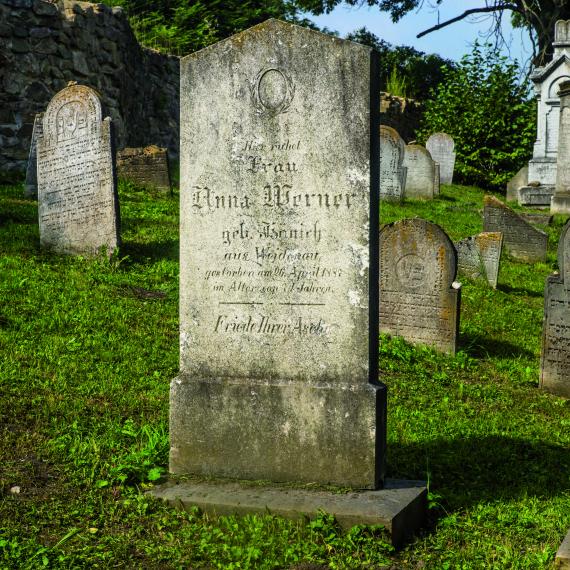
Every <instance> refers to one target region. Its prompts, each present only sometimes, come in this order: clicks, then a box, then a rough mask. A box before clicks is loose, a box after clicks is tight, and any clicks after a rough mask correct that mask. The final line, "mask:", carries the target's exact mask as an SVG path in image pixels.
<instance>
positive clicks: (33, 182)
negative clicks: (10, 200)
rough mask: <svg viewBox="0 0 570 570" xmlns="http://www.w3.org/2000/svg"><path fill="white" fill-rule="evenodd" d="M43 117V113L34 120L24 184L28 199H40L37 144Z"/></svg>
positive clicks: (25, 194)
mask: <svg viewBox="0 0 570 570" xmlns="http://www.w3.org/2000/svg"><path fill="white" fill-rule="evenodd" d="M43 117H44V114H43V113H38V114H37V115H36V117H35V119H34V128H33V130H32V140H31V142H30V154H29V155H28V166H27V167H26V182H25V184H24V196H26V198H37V197H38V158H37V142H38V136H40V134H41V130H42V126H43V123H42V121H43Z"/></svg>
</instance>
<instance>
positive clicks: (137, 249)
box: [121, 239, 179, 263]
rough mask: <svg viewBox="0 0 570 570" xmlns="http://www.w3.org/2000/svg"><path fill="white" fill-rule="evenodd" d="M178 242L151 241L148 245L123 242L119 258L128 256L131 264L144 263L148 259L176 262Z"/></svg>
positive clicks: (171, 240)
mask: <svg viewBox="0 0 570 570" xmlns="http://www.w3.org/2000/svg"><path fill="white" fill-rule="evenodd" d="M178 250H179V245H178V240H174V239H170V240H168V239H167V240H163V241H151V242H148V243H132V242H123V245H122V246H121V256H123V255H128V256H129V258H130V260H131V261H132V262H137V263H141V262H145V261H147V260H148V259H150V260H152V261H160V260H162V259H169V260H171V261H178Z"/></svg>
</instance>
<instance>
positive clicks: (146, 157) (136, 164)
mask: <svg viewBox="0 0 570 570" xmlns="http://www.w3.org/2000/svg"><path fill="white" fill-rule="evenodd" d="M117 176H118V177H119V178H125V179H126V180H130V181H131V182H134V183H135V184H138V185H140V186H144V187H146V188H153V189H155V190H159V191H161V192H163V193H165V194H170V172H169V168H168V151H167V150H166V149H165V148H160V147H158V146H156V145H150V146H146V147H144V148H125V149H123V150H120V151H119V152H117Z"/></svg>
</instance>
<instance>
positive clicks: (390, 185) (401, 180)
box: [380, 125, 406, 201]
mask: <svg viewBox="0 0 570 570" xmlns="http://www.w3.org/2000/svg"><path fill="white" fill-rule="evenodd" d="M405 148H406V143H405V142H404V140H403V139H402V137H401V136H400V135H399V134H398V131H396V130H395V129H393V128H392V127H387V126H385V125H381V126H380V199H381V200H395V201H400V200H402V198H403V195H404V186H405V184H406V169H405V168H404V166H403V162H404V153H405Z"/></svg>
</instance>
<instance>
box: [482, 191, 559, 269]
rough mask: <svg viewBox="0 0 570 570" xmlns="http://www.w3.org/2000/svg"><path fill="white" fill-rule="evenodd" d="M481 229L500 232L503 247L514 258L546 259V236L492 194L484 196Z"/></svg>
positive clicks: (528, 260)
mask: <svg viewBox="0 0 570 570" xmlns="http://www.w3.org/2000/svg"><path fill="white" fill-rule="evenodd" d="M483 231H485V232H501V233H502V234H503V246H504V248H505V249H506V250H507V251H508V253H509V254H510V255H511V256H512V257H514V258H515V259H519V260H521V261H526V262H528V263H535V262H537V261H545V260H546V247H547V245H548V236H547V235H546V234H545V233H544V232H543V231H541V230H538V229H536V228H534V227H533V226H531V225H530V224H529V223H528V222H526V221H525V220H523V218H522V217H521V216H519V215H518V214H517V213H516V212H514V211H513V210H512V209H511V208H509V207H508V206H507V205H506V204H503V202H501V201H500V200H498V199H497V198H495V197H494V196H490V195H487V196H485V198H484V208H483Z"/></svg>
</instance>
